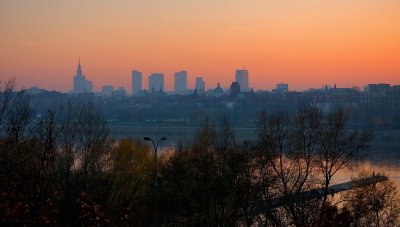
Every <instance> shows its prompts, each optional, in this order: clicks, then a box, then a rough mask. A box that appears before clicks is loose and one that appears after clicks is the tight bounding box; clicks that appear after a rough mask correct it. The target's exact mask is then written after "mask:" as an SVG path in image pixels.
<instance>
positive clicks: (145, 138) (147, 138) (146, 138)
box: [143, 136, 151, 141]
mask: <svg viewBox="0 0 400 227" xmlns="http://www.w3.org/2000/svg"><path fill="white" fill-rule="evenodd" d="M143 139H144V140H147V141H148V140H151V139H150V137H147V136H146V137H144V138H143Z"/></svg>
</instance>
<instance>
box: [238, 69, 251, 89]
mask: <svg viewBox="0 0 400 227" xmlns="http://www.w3.org/2000/svg"><path fill="white" fill-rule="evenodd" d="M235 77H236V82H238V83H239V85H240V89H241V90H242V91H249V72H248V71H247V69H237V70H236V74H235Z"/></svg>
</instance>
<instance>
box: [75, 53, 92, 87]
mask: <svg viewBox="0 0 400 227" xmlns="http://www.w3.org/2000/svg"><path fill="white" fill-rule="evenodd" d="M85 92H93V83H92V81H89V80H86V77H85V76H84V75H83V72H82V67H81V59H80V58H79V63H78V69H77V70H76V75H75V76H74V89H73V93H85Z"/></svg>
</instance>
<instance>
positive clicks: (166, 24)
mask: <svg viewBox="0 0 400 227" xmlns="http://www.w3.org/2000/svg"><path fill="white" fill-rule="evenodd" d="M0 29H1V33H0V80H7V79H9V78H16V79H17V83H18V84H19V85H20V86H24V87H26V88H28V87H30V86H38V87H42V88H45V89H49V90H60V91H65V92H66V91H70V90H71V89H72V77H73V75H74V74H75V70H76V66H77V63H78V57H79V56H81V62H82V68H83V71H84V74H85V75H86V77H87V78H88V79H89V80H92V81H93V82H94V88H95V90H96V91H97V90H100V89H101V87H102V86H103V85H105V84H110V85H113V86H115V87H118V86H121V85H122V86H125V87H126V88H127V90H128V91H130V90H131V86H130V83H131V71H132V70H133V69H136V70H139V71H142V72H143V76H144V78H143V81H144V87H145V88H146V87H147V77H148V75H149V74H150V73H151V72H164V73H165V76H166V89H167V90H171V89H172V88H173V73H174V72H175V71H179V70H187V71H188V73H189V86H190V87H193V85H194V80H195V77H196V76H198V75H201V76H204V78H205V80H206V87H207V88H211V87H215V85H216V84H217V82H218V81H220V82H221V85H222V86H223V87H228V86H229V85H230V83H231V81H233V80H234V73H235V70H236V69H237V68H243V67H244V68H246V69H248V70H249V75H250V86H251V87H254V88H255V89H271V88H273V87H275V84H276V83H278V82H286V83H289V88H290V89H294V90H304V89H306V88H309V87H314V88H320V87H322V86H323V85H324V84H326V83H327V84H331V85H333V84H334V83H336V84H337V86H338V87H349V86H352V85H358V86H363V85H365V84H368V83H378V82H385V83H390V84H400V1H399V0H201V1H200V0H199V1H190V0H140V1H139V0H116V1H108V0H107V1H105V0H79V1H78V0H65V1H61V0H59V1H55V0H21V1H19V0H1V1H0Z"/></svg>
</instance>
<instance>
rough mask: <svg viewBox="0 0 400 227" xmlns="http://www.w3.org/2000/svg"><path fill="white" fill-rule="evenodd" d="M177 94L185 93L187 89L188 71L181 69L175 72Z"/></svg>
mask: <svg viewBox="0 0 400 227" xmlns="http://www.w3.org/2000/svg"><path fill="white" fill-rule="evenodd" d="M174 82H175V83H174V84H175V94H181V95H183V94H185V93H186V90H187V72H186V71H180V72H176V73H175V78H174Z"/></svg>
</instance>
